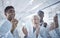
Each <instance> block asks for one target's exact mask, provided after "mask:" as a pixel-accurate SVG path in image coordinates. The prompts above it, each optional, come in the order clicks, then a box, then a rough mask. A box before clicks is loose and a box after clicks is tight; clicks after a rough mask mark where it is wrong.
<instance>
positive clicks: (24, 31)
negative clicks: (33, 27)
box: [22, 27, 28, 36]
mask: <svg viewBox="0 0 60 38" xmlns="http://www.w3.org/2000/svg"><path fill="white" fill-rule="evenodd" d="M22 31H23V33H24V34H25V36H26V35H28V31H27V29H26V28H25V27H23V28H22Z"/></svg>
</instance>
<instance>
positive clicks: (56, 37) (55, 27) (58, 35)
mask: <svg viewBox="0 0 60 38" xmlns="http://www.w3.org/2000/svg"><path fill="white" fill-rule="evenodd" d="M53 20H54V22H53V23H52V24H51V28H52V30H51V31H50V35H51V36H52V38H60V32H59V24H58V21H59V20H58V14H56V15H55V16H54V19H53Z"/></svg>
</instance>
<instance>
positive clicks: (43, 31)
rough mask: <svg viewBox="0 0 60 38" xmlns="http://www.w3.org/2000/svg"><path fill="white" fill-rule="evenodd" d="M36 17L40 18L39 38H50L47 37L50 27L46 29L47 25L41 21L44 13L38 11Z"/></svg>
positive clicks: (49, 37)
mask: <svg viewBox="0 0 60 38" xmlns="http://www.w3.org/2000/svg"><path fill="white" fill-rule="evenodd" d="M38 16H39V17H40V36H41V37H42V38H51V36H50V35H49V31H50V27H47V25H48V24H47V23H46V22H44V20H43V17H44V12H43V11H41V10H39V11H38Z"/></svg>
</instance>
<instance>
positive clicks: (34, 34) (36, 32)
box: [22, 15, 41, 38]
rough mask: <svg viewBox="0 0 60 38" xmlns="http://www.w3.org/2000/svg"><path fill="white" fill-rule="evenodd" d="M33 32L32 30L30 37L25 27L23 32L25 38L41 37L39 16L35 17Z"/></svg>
mask: <svg viewBox="0 0 60 38" xmlns="http://www.w3.org/2000/svg"><path fill="white" fill-rule="evenodd" d="M31 30H32V32H30V34H31V35H29V34H28V31H27V29H26V28H24V27H23V29H22V31H23V33H24V34H25V37H24V38H38V36H40V35H39V30H40V19H39V16H37V15H34V16H33V19H32V28H31ZM40 37H41V36H40Z"/></svg>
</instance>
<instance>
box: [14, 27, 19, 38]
mask: <svg viewBox="0 0 60 38" xmlns="http://www.w3.org/2000/svg"><path fill="white" fill-rule="evenodd" d="M13 37H14V38H20V36H19V33H18V30H17V28H16V29H15V30H14V32H13Z"/></svg>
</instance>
